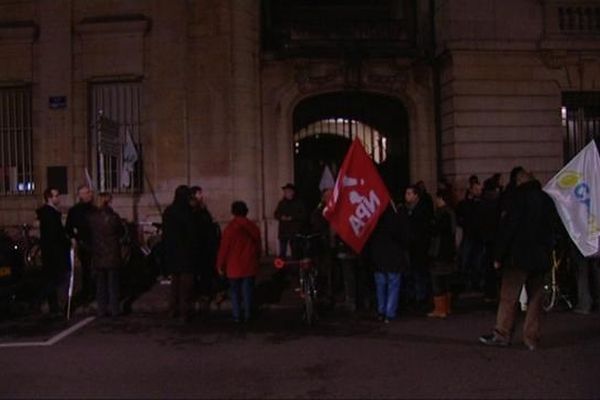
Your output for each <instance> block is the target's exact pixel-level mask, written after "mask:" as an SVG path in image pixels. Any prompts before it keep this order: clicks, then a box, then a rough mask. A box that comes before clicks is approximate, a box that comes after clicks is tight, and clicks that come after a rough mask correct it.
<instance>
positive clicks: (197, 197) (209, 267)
mask: <svg viewBox="0 0 600 400" xmlns="http://www.w3.org/2000/svg"><path fill="white" fill-rule="evenodd" d="M190 190H191V192H192V212H193V215H194V224H195V225H196V227H195V230H196V232H197V234H196V236H195V243H196V246H195V248H196V255H195V258H196V261H197V263H198V268H197V274H196V277H195V278H196V287H197V289H198V294H199V295H200V296H201V298H202V299H204V301H205V304H204V305H205V306H209V305H210V302H211V300H212V298H213V297H214V294H215V293H214V292H215V289H216V280H217V274H216V269H215V264H216V259H217V251H218V250H219V240H220V236H221V231H220V228H219V224H217V223H216V222H215V221H214V220H213V217H212V215H211V213H210V211H208V208H207V207H206V204H205V202H204V192H203V190H202V188H201V187H200V186H192V187H191V189H190Z"/></svg>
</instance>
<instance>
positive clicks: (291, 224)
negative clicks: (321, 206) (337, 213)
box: [274, 183, 307, 258]
mask: <svg viewBox="0 0 600 400" xmlns="http://www.w3.org/2000/svg"><path fill="white" fill-rule="evenodd" d="M281 189H282V190H283V198H282V199H281V200H280V201H279V203H278V204H277V208H276V209H275V213H274V215H275V219H276V220H277V221H279V228H278V231H277V238H278V239H279V257H282V258H285V257H287V248H288V245H291V246H292V257H294V256H295V255H296V254H295V251H294V247H293V243H292V239H293V238H294V236H295V235H297V234H298V233H301V231H302V228H303V227H304V225H305V224H306V222H307V221H306V219H307V214H306V209H305V208H304V204H302V201H301V200H300V199H298V198H297V197H296V187H295V186H294V185H293V184H291V183H288V184H286V185H285V186H282V187H281Z"/></svg>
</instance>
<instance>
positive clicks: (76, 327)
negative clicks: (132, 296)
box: [0, 317, 96, 348]
mask: <svg viewBox="0 0 600 400" xmlns="http://www.w3.org/2000/svg"><path fill="white" fill-rule="evenodd" d="M95 319H96V317H87V318H86V319H84V320H82V321H79V322H78V323H76V324H75V325H73V326H71V327H70V328H67V329H65V330H64V331H62V332H60V333H57V334H56V335H54V336H52V337H51V338H50V339H48V340H44V341H41V342H13V343H0V348H7V347H39V346H52V345H53V344H56V343H58V342H59V341H61V340H63V339H64V338H66V337H67V336H69V335H70V334H72V333H74V332H76V331H78V330H79V329H81V328H83V327H84V326H86V325H87V324H89V323H90V322H92V321H93V320H95Z"/></svg>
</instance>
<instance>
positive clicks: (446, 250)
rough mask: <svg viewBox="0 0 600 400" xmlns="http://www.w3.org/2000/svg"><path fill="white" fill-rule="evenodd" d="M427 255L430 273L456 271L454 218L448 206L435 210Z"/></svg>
mask: <svg viewBox="0 0 600 400" xmlns="http://www.w3.org/2000/svg"><path fill="white" fill-rule="evenodd" d="M429 255H430V257H431V258H432V261H433V262H432V264H433V268H432V273H434V274H440V275H441V274H448V273H451V272H453V271H454V270H455V269H456V216H455V215H454V211H453V210H452V209H451V208H450V207H448V206H444V207H441V208H438V209H437V210H435V216H434V224H433V237H432V239H431V246H430V248H429Z"/></svg>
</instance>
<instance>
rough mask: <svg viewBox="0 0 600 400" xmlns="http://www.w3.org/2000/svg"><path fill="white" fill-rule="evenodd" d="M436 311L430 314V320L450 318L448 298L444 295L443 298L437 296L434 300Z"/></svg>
mask: <svg viewBox="0 0 600 400" xmlns="http://www.w3.org/2000/svg"><path fill="white" fill-rule="evenodd" d="M433 304H434V309H433V311H432V312H430V313H428V314H427V316H428V317H430V318H446V317H447V316H448V311H447V310H448V298H447V297H446V295H445V294H444V295H443V296H435V297H434V298H433Z"/></svg>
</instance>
